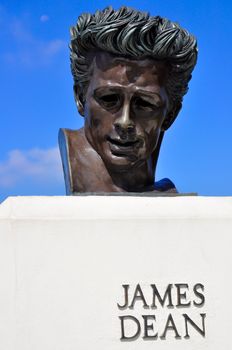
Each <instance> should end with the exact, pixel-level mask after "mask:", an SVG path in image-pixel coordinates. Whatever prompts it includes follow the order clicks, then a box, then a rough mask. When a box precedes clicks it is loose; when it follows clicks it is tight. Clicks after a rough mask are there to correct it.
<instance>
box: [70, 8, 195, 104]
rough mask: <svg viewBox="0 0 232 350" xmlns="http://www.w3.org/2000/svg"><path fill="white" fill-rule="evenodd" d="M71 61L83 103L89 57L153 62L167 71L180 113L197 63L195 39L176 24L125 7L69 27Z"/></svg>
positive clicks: (84, 16)
mask: <svg viewBox="0 0 232 350" xmlns="http://www.w3.org/2000/svg"><path fill="white" fill-rule="evenodd" d="M70 32H71V43H70V50H71V54H70V58H71V70H72V74H73V78H74V88H75V89H76V91H78V95H79V98H80V100H81V101H82V102H83V103H84V101H85V94H86V91H87V88H88V83H89V80H90V78H91V69H90V66H91V62H92V60H91V59H90V58H89V53H90V52H94V51H99V50H101V51H106V52H108V53H111V54H113V55H116V56H124V57H127V58H131V59H144V58H153V59H155V60H162V61H165V62H166V63H167V65H168V67H169V69H168V79H167V83H166V90H167V94H168V96H169V100H170V102H171V104H172V106H178V108H177V109H178V110H180V108H181V105H182V99H183V96H184V95H185V94H186V92H187V91H188V82H189V81H190V79H191V77H192V76H191V73H192V71H193V68H194V66H195V64H196V60H197V43H196V39H195V38H194V37H193V36H192V35H190V34H189V33H188V32H187V31H186V30H185V29H183V28H181V27H180V26H179V24H177V23H174V22H171V21H169V20H168V19H166V18H161V17H159V16H155V17H153V16H150V15H149V13H147V12H140V11H137V10H134V9H131V8H128V7H124V6H123V7H121V8H120V9H119V10H117V11H116V10H114V9H113V8H112V7H107V8H105V9H104V10H102V11H97V12H95V13H94V14H90V13H84V14H82V15H81V16H80V17H79V18H78V21H77V24H76V26H73V27H71V29H70Z"/></svg>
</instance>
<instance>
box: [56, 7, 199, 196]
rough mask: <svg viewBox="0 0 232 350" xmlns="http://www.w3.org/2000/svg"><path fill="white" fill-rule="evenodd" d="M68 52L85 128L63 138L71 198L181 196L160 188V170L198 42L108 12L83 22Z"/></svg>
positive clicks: (171, 26)
mask: <svg viewBox="0 0 232 350" xmlns="http://www.w3.org/2000/svg"><path fill="white" fill-rule="evenodd" d="M70 49H71V68H72V74H73V77H74V94H75V100H76V103H77V107H78V110H79V113H80V114H81V115H82V116H83V117H84V128H82V129H80V130H68V129H61V130H60V133H59V145H60V152H61V157H62V163H63V169H64V175H65V183H66V192H67V194H75V193H79V192H147V191H154V192H176V189H175V186H174V184H173V183H172V182H171V181H170V180H168V179H163V180H161V181H159V182H155V169H156V164H157V160H158V156H159V151H160V146H161V143H162V139H163V135H164V132H165V130H167V129H168V128H169V127H170V126H171V124H172V123H173V122H174V120H175V118H176V117H177V115H178V113H179V111H180V109H181V107H182V100H183V96H184V94H186V92H187V90H188V82H189V80H190V79H191V73H192V70H193V68H194V66H195V64H196V59H197V46H196V40H195V38H194V37H193V36H192V35H190V34H189V33H188V32H187V31H186V30H184V29H182V28H181V27H180V26H179V25H178V24H176V23H173V22H171V21H169V20H167V19H165V18H161V17H159V16H156V17H152V16H149V14H147V13H143V12H139V11H136V10H133V9H130V8H127V7H121V8H120V9H119V10H117V11H115V10H113V9H112V8H111V7H108V8H106V9H104V10H103V11H97V12H96V13H95V14H93V15H91V14H83V15H82V16H80V17H79V18H78V22H77V25H76V26H75V27H72V28H71V44H70Z"/></svg>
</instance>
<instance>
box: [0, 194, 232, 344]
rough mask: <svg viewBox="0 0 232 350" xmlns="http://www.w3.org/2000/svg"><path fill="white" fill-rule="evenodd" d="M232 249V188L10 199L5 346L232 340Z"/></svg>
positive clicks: (0, 326) (1, 236)
mask: <svg viewBox="0 0 232 350" xmlns="http://www.w3.org/2000/svg"><path fill="white" fill-rule="evenodd" d="M231 250H232V198H226V197H225V198H213V197H211V198H209V197H208V198H203V197H174V198H146V197H98V196H94V197H21V198H20V197H19V198H8V199H7V200H6V201H5V202H4V203H3V204H1V205H0V349H2V350H93V349H94V350H124V349H125V350H137V349H139V350H148V349H149V350H150V349H153V348H154V349H161V350H167V349H168V350H193V349H194V350H203V349H204V350H229V349H230V348H231V338H230V335H231V334H230V332H231V327H232V306H231V294H232V293H231V290H232V273H231V270H232V253H231ZM151 285H152V286H151ZM123 286H124V287H123ZM155 288H157V290H158V292H159V294H160V298H161V300H159V298H158V297H157V296H156V294H155ZM127 290H128V305H126V306H125V308H124V309H121V308H120V307H119V306H118V304H119V305H121V306H123V304H125V297H124V292H125V291H126V292H127ZM165 291H166V292H167V293H166V294H167V298H166V299H165V300H163V301H162V298H163V297H164V295H165ZM162 303H163V306H162V305H161V304H162ZM126 304H127V303H126ZM132 304H133V305H132ZM184 304H187V305H186V306H184ZM127 306H128V307H127ZM132 306H133V307H132ZM155 306H156V308H155ZM170 315H171V316H170ZM125 316H127V317H125ZM128 316H129V317H128ZM190 320H191V321H190ZM167 322H168V323H167ZM122 326H123V329H122ZM123 332H124V334H123ZM187 336H189V337H187ZM124 338H126V339H124ZM128 338H131V339H128Z"/></svg>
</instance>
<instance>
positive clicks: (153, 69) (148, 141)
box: [83, 53, 169, 171]
mask: <svg viewBox="0 0 232 350" xmlns="http://www.w3.org/2000/svg"><path fill="white" fill-rule="evenodd" d="M92 69H93V74H92V76H91V80H90V84H89V86H88V90H87V94H86V102H85V106H84V111H83V114H84V116H85V134H86V137H87V139H88V141H89V143H90V144H91V145H92V147H93V148H94V149H95V150H96V151H97V152H98V154H99V155H100V157H101V158H102V160H103V161H104V163H105V165H106V167H107V168H109V169H112V170H115V171H126V170H128V169H129V168H131V167H139V166H140V165H142V164H143V163H144V162H145V161H147V160H148V159H149V157H150V156H151V154H152V152H153V151H154V150H155V148H156V145H157V142H158V140H159V136H160V133H161V131H162V125H163V123H164V120H165V118H166V115H167V111H168V107H169V103H168V97H167V93H166V91H165V80H166V73H167V69H166V67H165V65H164V64H163V63H162V62H157V61H154V60H152V59H144V60H138V61H136V60H129V59H124V58H120V57H116V56H112V55H109V54H106V53H98V54H97V55H96V56H95V58H94V61H93V65H92Z"/></svg>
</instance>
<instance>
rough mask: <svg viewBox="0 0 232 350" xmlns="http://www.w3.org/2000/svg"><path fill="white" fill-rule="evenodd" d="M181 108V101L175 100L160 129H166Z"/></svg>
mask: <svg viewBox="0 0 232 350" xmlns="http://www.w3.org/2000/svg"><path fill="white" fill-rule="evenodd" d="M181 108H182V103H181V102H177V103H176V104H175V105H174V107H173V108H172V109H171V110H170V111H169V112H168V113H167V115H166V118H165V119H164V122H163V125H162V130H163V131H166V130H167V129H168V128H170V126H171V125H172V123H173V122H174V121H175V119H176V117H177V116H178V114H179V112H180V110H181Z"/></svg>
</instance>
